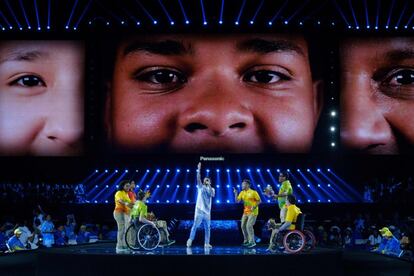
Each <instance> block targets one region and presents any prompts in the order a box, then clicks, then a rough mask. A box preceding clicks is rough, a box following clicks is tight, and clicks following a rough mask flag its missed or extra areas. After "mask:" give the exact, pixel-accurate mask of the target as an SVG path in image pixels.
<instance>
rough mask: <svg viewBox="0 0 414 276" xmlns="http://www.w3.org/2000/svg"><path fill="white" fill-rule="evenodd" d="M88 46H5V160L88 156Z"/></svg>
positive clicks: (0, 78)
mask: <svg viewBox="0 0 414 276" xmlns="http://www.w3.org/2000/svg"><path fill="white" fill-rule="evenodd" d="M84 59H85V57H84V45H83V43H81V42H77V41H58V40H55V41H49V40H37V41H26V40H18V41H1V42H0V155H10V156H13V155H35V156H72V155H79V154H81V153H82V151H83V133H84V64H85V60H84Z"/></svg>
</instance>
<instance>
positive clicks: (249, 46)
mask: <svg viewBox="0 0 414 276" xmlns="http://www.w3.org/2000/svg"><path fill="white" fill-rule="evenodd" d="M237 49H238V50H239V51H243V52H254V53H259V54H268V53H275V52H276V53H278V52H295V53H296V54H299V55H301V56H305V53H304V52H303V50H302V48H301V47H299V46H298V45H296V44H295V43H293V42H291V41H287V40H283V39H281V40H267V39H261V38H254V39H249V40H245V41H242V42H240V43H238V44H237Z"/></svg>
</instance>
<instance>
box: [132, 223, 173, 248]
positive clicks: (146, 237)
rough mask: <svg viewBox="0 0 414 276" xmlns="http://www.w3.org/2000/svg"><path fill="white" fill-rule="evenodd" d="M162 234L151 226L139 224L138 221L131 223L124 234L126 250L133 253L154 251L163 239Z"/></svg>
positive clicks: (163, 234) (163, 235)
mask: <svg viewBox="0 0 414 276" xmlns="http://www.w3.org/2000/svg"><path fill="white" fill-rule="evenodd" d="M163 232H164V231H162V230H160V229H158V228H157V227H154V226H153V225H151V224H145V223H141V222H139V221H138V220H136V221H132V222H131V224H130V225H129V227H128V229H127V231H126V233H125V242H126V245H127V246H128V248H129V249H131V250H133V251H137V250H141V249H144V250H148V251H150V250H154V249H156V248H157V247H158V246H159V245H160V243H161V241H162V239H163V238H165V233H163ZM164 240H165V239H164Z"/></svg>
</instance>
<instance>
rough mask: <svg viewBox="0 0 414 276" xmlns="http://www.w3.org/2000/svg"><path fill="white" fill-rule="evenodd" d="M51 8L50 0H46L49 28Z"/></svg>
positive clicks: (48, 26) (48, 24) (48, 25)
mask: <svg viewBox="0 0 414 276" xmlns="http://www.w3.org/2000/svg"><path fill="white" fill-rule="evenodd" d="M51 9H52V0H48V1H47V28H48V29H50V17H51Z"/></svg>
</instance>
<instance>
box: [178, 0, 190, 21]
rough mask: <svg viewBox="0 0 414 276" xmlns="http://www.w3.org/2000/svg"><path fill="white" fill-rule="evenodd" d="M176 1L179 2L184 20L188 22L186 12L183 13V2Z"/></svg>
mask: <svg viewBox="0 0 414 276" xmlns="http://www.w3.org/2000/svg"><path fill="white" fill-rule="evenodd" d="M178 3H179V4H180V9H181V12H182V13H183V16H184V20H185V22H188V17H187V14H186V13H185V9H184V6H183V3H182V2H181V0H178Z"/></svg>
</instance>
